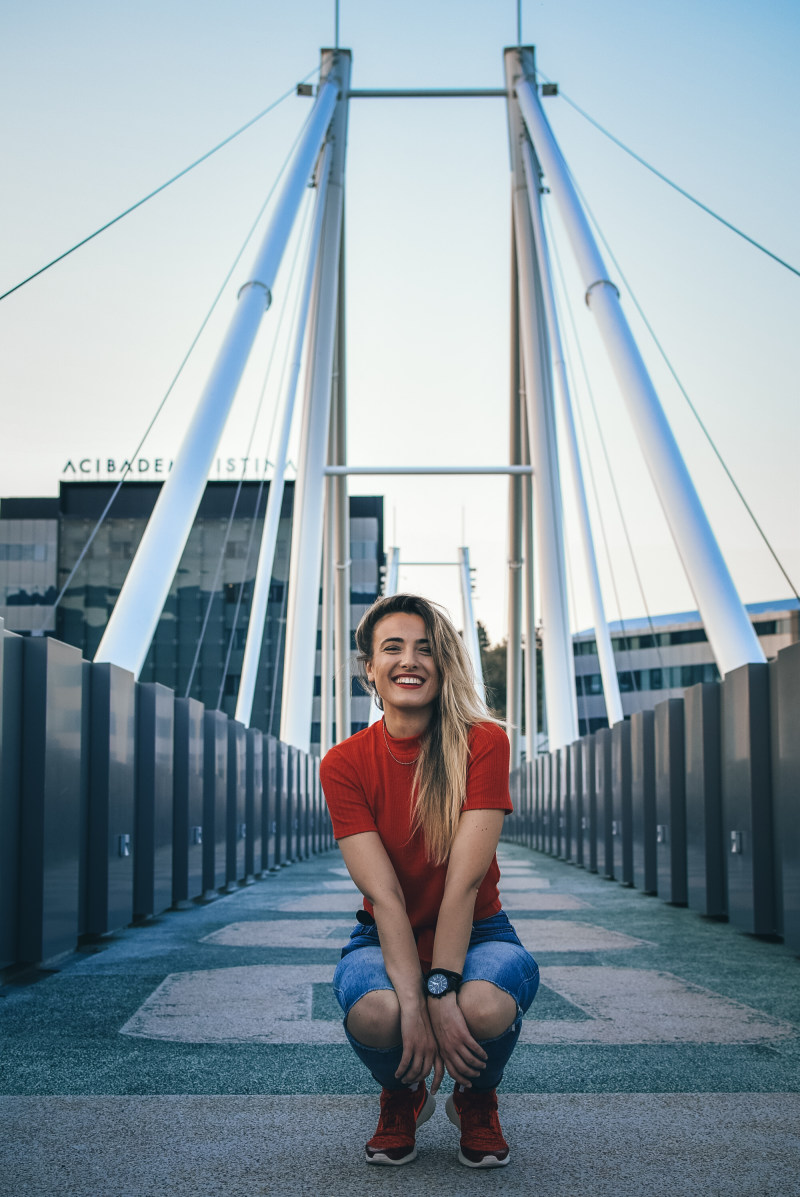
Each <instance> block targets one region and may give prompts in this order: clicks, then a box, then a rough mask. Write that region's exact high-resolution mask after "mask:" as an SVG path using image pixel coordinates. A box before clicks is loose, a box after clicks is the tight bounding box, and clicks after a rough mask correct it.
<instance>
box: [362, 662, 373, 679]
mask: <svg viewBox="0 0 800 1197" xmlns="http://www.w3.org/2000/svg"><path fill="white" fill-rule="evenodd" d="M364 669H365V670H366V674H367V681H368V682H374V681H375V672H374V670H373V668H372V662H371V661H365V662H364Z"/></svg>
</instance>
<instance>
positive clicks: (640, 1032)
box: [521, 965, 797, 1044]
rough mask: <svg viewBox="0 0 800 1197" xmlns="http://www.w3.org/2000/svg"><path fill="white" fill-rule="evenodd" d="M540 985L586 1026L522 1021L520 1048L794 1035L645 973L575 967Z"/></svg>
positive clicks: (783, 1025)
mask: <svg viewBox="0 0 800 1197" xmlns="http://www.w3.org/2000/svg"><path fill="white" fill-rule="evenodd" d="M541 976H542V981H543V982H544V983H545V984H546V985H547V986H548V988H549V989H553V990H555V991H556V993H559V994H560V995H561V996H562V997H564V998H566V999H567V1001H570V1002H572V1003H573V1005H575V1006H577V1007H578V1008H579V1009H581V1010H583V1011H584V1012H585V1013H586V1014H588V1015H590V1018H591V1021H586V1022H560V1021H552V1022H544V1021H542V1022H535V1021H526V1022H523V1024H522V1036H521V1042H523V1043H539V1044H545V1043H558V1044H563V1043H584V1044H588V1043H595V1044H600V1043H603V1044H623V1043H627V1044H630V1043H698V1044H700V1043H728V1044H731V1043H764V1042H768V1041H772V1040H775V1039H787V1038H791V1037H795V1036H796V1035H797V1028H796V1027H794V1026H792V1024H791V1023H788V1022H783V1021H781V1020H780V1019H777V1018H770V1017H769V1016H768V1015H766V1014H762V1013H761V1012H760V1011H759V1010H754V1009H753V1008H752V1007H751V1006H745V1005H744V1004H742V1003H740V1002H736V1001H733V1000H732V999H730V998H726V997H722V996H721V995H720V994H718V993H714V992H713V991H712V990H710V989H703V988H701V986H699V985H692V984H691V983H690V982H688V981H684V980H683V979H682V978H681V977H676V976H675V975H674V974H673V973H667V972H657V971H655V970H650V969H638V968H612V967H601V966H594V965H583V966H581V965H577V966H570V967H564V968H560V967H558V966H554V967H551V968H543V969H542V970H541Z"/></svg>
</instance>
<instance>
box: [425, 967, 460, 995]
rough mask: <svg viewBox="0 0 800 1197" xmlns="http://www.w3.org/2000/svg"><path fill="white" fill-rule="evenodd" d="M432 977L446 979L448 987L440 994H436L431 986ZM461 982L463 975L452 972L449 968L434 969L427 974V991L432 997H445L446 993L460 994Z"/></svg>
mask: <svg viewBox="0 0 800 1197" xmlns="http://www.w3.org/2000/svg"><path fill="white" fill-rule="evenodd" d="M431 977H444V979H445V981H446V982H447V984H446V986H445V987H444V988H443V989H442V990H441V991H440V992H438V993H437V992H435V991H434V990H432V989H431V988H430V986H429V981H430V979H431ZM461 981H462V976H461V973H455V972H452V971H451V970H450V969H449V968H432V969H430V970H429V971H428V972H427V973H426V974H425V990H426V992H427V993H428V995H429V996H430V997H444V995H445V994H446V993H458V991H459V989H460V988H461Z"/></svg>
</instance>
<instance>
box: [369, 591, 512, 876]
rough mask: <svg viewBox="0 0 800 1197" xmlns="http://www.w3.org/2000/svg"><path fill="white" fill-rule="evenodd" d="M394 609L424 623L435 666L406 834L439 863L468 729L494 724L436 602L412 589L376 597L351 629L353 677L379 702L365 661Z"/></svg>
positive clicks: (459, 798) (461, 788)
mask: <svg viewBox="0 0 800 1197" xmlns="http://www.w3.org/2000/svg"><path fill="white" fill-rule="evenodd" d="M398 612H402V613H404V614H411V615H419V616H420V618H421V619H422V620H423V622H424V624H425V628H426V630H427V633H428V640H429V642H430V647H431V656H432V658H433V662H434V664H435V665H436V668H437V670H438V671H439V694H438V697H437V699H436V702H435V704H434V710H433V714H432V716H431V721H430V723H429V724H428V727H427V730H426V732H425V735H424V737H423V740H422V746H421V748H420V754H419V757H418V758H417V764H416V768H415V769H414V777H413V783H412V790H411V792H412V796H413V797H412V802H413V807H412V824H411V826H412V834H413V833H414V832H415V831H417V830H420V829H421V831H422V835H423V840H424V843H425V849H426V852H427V855H428V859H429V860H430V861H431V862H432V863H433V864H443V863H444V862H445V861H446V860H447V858H448V856H449V855H450V849H451V847H452V845H453V840H454V838H455V834H456V829H457V827H458V820H459V816H460V814H461V807H462V805H463V803H464V798H465V796H466V786H467V764H468V761H469V729H470V728H471V727H472V726H473V724H475V723H497V722H498V720H496V719H494V718H493V717H492V716H491V715H490V714H489V712H488V710H487V709H486V704H485V703H484V702H483V701H482V700H481V699H480V698H479V696H478V693H477V691H476V689H475V674H474V671H473V668H472V662H471V661H470V659H469V655H468V653H467V650H466V648H465V646H464V642H463V640H462V639H461V637H460V636H459V634H458V632H457V631H456V629H455V628H454V627H453V624H452V623H451V622H450V619H449V618H448V616H447V614H446V613H445V611H444V610H443V608H442V607H440V606H438V605H437V604H436V603H432V602H430V600H429V599H424V598H421V597H420V596H419V595H416V594H393V595H388V596H386V597H384V598H379V599H378V600H377V602H375V603H373V604H372V606H371V607H370V608H369V610H368V611H366V612H365V613H364V615H363V616H362V618H361V622H360V623H359V625H358V628H357V629H356V646H357V648H358V666H359V679H360V681H361V684H362V686H363V687H364V689H365V690H367V691H368V693H370V694H372V695H373V697H374V700H375V701H376V702H377V704H378V706H380V707H381V709H382V703H381V701H380V698H379V697H378V694H377V690H376V689H375V685H374V683H373V682H371V681H369V679H368V678H367V672H366V665H367V662H368V661H371V660H372V655H373V633H374V630H375V625H376V624H377V623H378V621H379V620H381V619H384V618H385V617H386V616H387V615H395V614H397V613H398Z"/></svg>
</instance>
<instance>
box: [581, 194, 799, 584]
mask: <svg viewBox="0 0 800 1197" xmlns="http://www.w3.org/2000/svg"><path fill="white" fill-rule="evenodd" d="M572 182H573V184H574V186H575V190H576V191H577V193H578V195H579V196H580V200H581V203H582V204H583V206H584V208H585V209H586V212H587V215H588V216H589V219H590V220H591V222H592V224H593V225H594V228H595V232H596V233H597V235H598V237H599V238H600V240H601V241H602V243H603V245H604V247H605V249H606V252H607V254H608V256H609V258H610V259H611V261H612V262H613V264H614V266H615V268H616V271H617V273H618V274H619V277H620V278H621V280H622V282H623V284H624V285H625V289H626V290H627V292H628V294H629V295H630V297H631V300H632V301H633V305H634V307H635V308H636V311H637V312H638V313H639V315H640V317H641V319H642V322H643V324H644V326H645V328H646V329H647V331H648V332H649V334H650V336H651V337H652V339H653V343H654V345H655V347H656V349H657V350H658V352H659V353H660V354H661V357H662V359H663V361H664V364H665V365H666V367H667V369H668V370H669V372H670V374H671V375H672V377H673V379H674V380H675V384H676V386H677V387H678V390H679V391H680V392H681V394H682V395H683V397H684V399H685V400H686V402H687V403H688V405H689V410H690V411H691V413H692V415H693V416H694V418H695V419H696V420H697V423H698V424H699V425H700V430H701V432H702V433H703V435H704V437H705V438H706V440H707V441H708V443H709V445H710V446H711V449H712V450H713V452H714V455H715V457H716V458H717V461H718V462H719V464H720V465H721V466H722V468H723V470H724V471H725V474H726V476H727V478H728V481H729V482H730V484H731V486H732V487H733V489H734V490H735V491H736V494H737V495H738V497H739V499H740V500H741V503H742V506H743V507H744V509H745V511H746V512H747V514H748V515H749V516H750V519H751V520H752V521H753V525H754V527H755V528H756V531H757V532H758V534H759V536H760V537H761V539H762V540H763V542H764V544H765V545H766V547H767V549H768V550H769V552H770V554H771V555H772V558H773V560H774V562H775V564H776V565H777V567H778V569H779V570H780V571H781V573H782V574H783V576H784V578H785V579H786V581H787V582H788V584H789V587H790V589H791V591H792V594H793V595H794V597H795V598H796V599H797V601H798V602H800V594H798V590H797V587H796V586H795V584H794V582H793V581H792V579H791V577H790V576H789V574H788V572H787V571H786V569H785V567H784V565H783V562H782V561H781V559H780V557H779V556H778V554H777V551H776V550H775V548H774V547H773V545H772V542H771V541H770V539H769V537H768V536H767V534H766V532H765V531H764V529H763V528H762V526H761V524H760V522H759V520H758V517H757V516H756V514H755V512H754V511H753V509H752V507H751V506H750V504H749V503H748V501H747V499H746V498H745V496H744V492H743V491H742V489H741V487H740V486H739V483H738V482H737V481H736V479H735V478H734V476H733V473H732V472H731V470H730V468H729V466H728V463H727V462H726V461H725V458H724V457H723V456H722V452H721V451H720V449H719V447H718V446H717V443H716V441H715V440H714V438H713V437H712V435H711V433H710V432H709V430H708V427H707V425H706V423H705V421H704V420H703V418H702V416H701V415H700V413H699V411H698V410H697V408H696V406H695V404H694V403H693V402H692V399H691V396H690V395H689V392H688V391H687V390H686V387H685V386H684V385H683V383H682V381H681V379H680V377H679V376H678V372H677V370H676V369H675V367H674V366H673V364H672V361H671V360H670V358H669V356H668V354H667V351H666V349H665V348H664V346H663V345H662V343H661V341H660V340H659V338H658V336H657V335H656V331H655V329H654V328H653V326H652V324H651V323H650V321H649V320H648V318H647V316H646V314H645V311H644V309H643V307H642V305H641V304H640V303H639V300H638V299H637V298H636V294H635V293H634V291H633V288H632V287H631V285H630V283H629V282H628V279H627V278H626V276H625V272H624V271H623V269H622V267H621V266H620V264H619V261H618V260H617V258H616V256H615V254H614V251H613V250H612V248H611V246H610V245H609V243H608V241H607V239H606V237H605V235H604V233H603V230H602V229H601V227H600V224H599V223H598V220H597V217H596V216H595V214H594V212H593V211H592V209H591V208H590V207H589V204H588V203H587V201H586V197H585V196H584V195H583V193H582V192H581V190H580V188H579V187H578V184H577V183H576V182H575V179H574V178H573V180H572Z"/></svg>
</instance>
